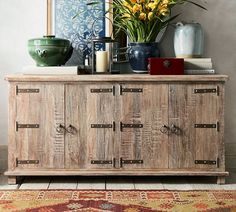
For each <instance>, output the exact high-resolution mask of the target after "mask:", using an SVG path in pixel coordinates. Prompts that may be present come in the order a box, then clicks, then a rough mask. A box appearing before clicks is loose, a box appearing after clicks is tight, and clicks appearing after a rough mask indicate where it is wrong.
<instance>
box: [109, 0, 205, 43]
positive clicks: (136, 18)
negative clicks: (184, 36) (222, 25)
mask: <svg viewBox="0 0 236 212" xmlns="http://www.w3.org/2000/svg"><path fill="white" fill-rule="evenodd" d="M185 3H192V4H194V5H196V6H198V7H200V8H203V9H205V8H204V7H203V6H201V5H199V4H198V3H195V2H193V1H190V0H113V2H112V3H111V5H112V7H111V11H113V25H114V26H115V27H116V28H117V29H118V30H122V31H124V32H125V33H126V34H127V36H128V38H129V40H130V42H155V40H156V37H157V35H158V33H159V32H160V31H161V30H162V29H163V28H165V27H166V26H167V25H168V23H169V22H170V21H172V20H174V19H175V18H176V17H177V16H178V15H175V16H173V17H171V9H172V8H173V7H174V6H175V5H178V4H185Z"/></svg>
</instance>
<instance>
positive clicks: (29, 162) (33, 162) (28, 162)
mask: <svg viewBox="0 0 236 212" xmlns="http://www.w3.org/2000/svg"><path fill="white" fill-rule="evenodd" d="M18 164H39V160H18V159H17V158H16V166H17V165H18Z"/></svg>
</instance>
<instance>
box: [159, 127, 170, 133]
mask: <svg viewBox="0 0 236 212" xmlns="http://www.w3.org/2000/svg"><path fill="white" fill-rule="evenodd" d="M169 130H170V128H169V127H168V126H166V125H163V126H162V127H161V128H160V131H161V133H163V134H168V132H169Z"/></svg>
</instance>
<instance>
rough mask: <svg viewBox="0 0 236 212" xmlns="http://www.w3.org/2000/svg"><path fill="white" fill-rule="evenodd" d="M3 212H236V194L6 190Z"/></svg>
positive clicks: (1, 200) (0, 208) (0, 202)
mask: <svg viewBox="0 0 236 212" xmlns="http://www.w3.org/2000/svg"><path fill="white" fill-rule="evenodd" d="M0 211H1V212H8V211H10V212H29V211H30V212H36V211H37V212H60V211H65V212H77V211H82V212H109V211H117V212H123V211H124V212H154V211H155V212H156V211H158V212H162V211H163V212H207V211H210V212H213V211H222V212H228V211H229V212H236V190H235V191H225V190H221V191H215V190H212V191H168V190H161V191H157V190H156V191H148V190H146V191H144V190H120V191H117V190H14V191H11V190H3V191H0Z"/></svg>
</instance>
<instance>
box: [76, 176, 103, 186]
mask: <svg viewBox="0 0 236 212" xmlns="http://www.w3.org/2000/svg"><path fill="white" fill-rule="evenodd" d="M77 180H78V183H77V187H76V189H106V183H105V178H103V177H102V178H100V177H78V178H77Z"/></svg>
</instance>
